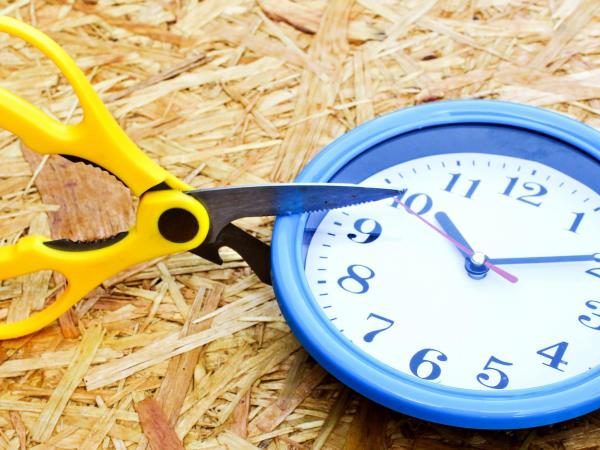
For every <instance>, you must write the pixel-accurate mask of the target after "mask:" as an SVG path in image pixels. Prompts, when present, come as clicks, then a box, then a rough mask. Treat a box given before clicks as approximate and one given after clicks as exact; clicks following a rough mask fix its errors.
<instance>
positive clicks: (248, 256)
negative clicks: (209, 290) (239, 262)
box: [192, 224, 271, 284]
mask: <svg viewBox="0 0 600 450" xmlns="http://www.w3.org/2000/svg"><path fill="white" fill-rule="evenodd" d="M221 247H229V248H231V249H232V250H235V251H236V252H237V253H238V254H239V255H240V256H241V257H242V258H244V261H246V262H247V263H248V265H249V266H250V268H251V269H252V270H253V271H254V273H255V274H256V275H257V276H258V278H259V280H260V281H262V282H263V283H266V284H271V247H270V246H269V245H268V244H265V243H264V242H263V241H261V240H260V239H257V238H255V237H254V236H252V235H251V234H249V233H246V232H245V231H244V230H242V229H240V228H238V227H236V226H235V225H232V224H228V225H226V226H225V228H223V230H221V232H220V233H219V235H218V236H217V239H216V240H215V241H214V242H211V243H204V244H202V245H201V246H200V247H198V248H196V249H194V250H192V253H195V254H196V255H198V256H201V257H202V258H204V259H208V260H209V261H212V262H213V263H215V264H219V265H221V264H223V259H222V258H221V256H220V255H219V249H220V248H221Z"/></svg>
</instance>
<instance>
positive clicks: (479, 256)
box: [465, 252, 490, 280]
mask: <svg viewBox="0 0 600 450" xmlns="http://www.w3.org/2000/svg"><path fill="white" fill-rule="evenodd" d="M486 261H487V256H486V255H485V253H482V252H475V253H473V255H472V256H471V257H470V258H466V259H465V269H466V270H467V273H468V274H469V276H470V277H471V278H473V279H474V280H481V279H483V278H485V276H486V275H487V273H488V272H489V270H490V269H488V268H487V267H486V265H485V262H486Z"/></svg>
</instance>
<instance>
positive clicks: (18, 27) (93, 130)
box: [0, 16, 189, 196]
mask: <svg viewBox="0 0 600 450" xmlns="http://www.w3.org/2000/svg"><path fill="white" fill-rule="evenodd" d="M0 32H6V33H8V34H11V35H13V36H16V37H18V38H21V39H23V40H24V41H26V42H28V43H29V44H31V45H33V46H35V47H36V48H38V49H39V50H40V51H41V52H42V53H44V54H45V55H46V56H47V57H48V58H50V59H51V60H52V62H54V64H55V65H56V66H57V67H58V69H59V70H60V71H61V72H62V73H63V75H64V76H65V77H66V78H67V80H68V81H69V83H70V84H71V85H72V86H73V89H74V91H75V94H76V95H77V97H78V98H79V102H80V104H81V107H82V109H83V115H84V117H83V120H82V121H81V122H80V123H79V124H77V125H65V124H63V123H61V122H59V121H57V120H55V119H53V118H51V117H49V116H48V115H47V114H45V113H44V112H42V111H41V110H40V109H39V108H37V107H35V106H33V105H32V104H30V103H28V102H27V101H25V100H23V99H22V98H20V97H18V96H16V95H14V94H12V93H10V92H9V91H7V90H6V89H2V88H0V127H1V128H4V129H6V130H9V131H10V132H12V133H14V134H15V135H17V136H19V138H21V140H22V141H23V142H24V143H25V144H26V145H27V146H28V147H29V148H31V149H32V150H34V151H36V152H38V153H43V154H66V155H72V156H77V157H80V158H84V159H86V160H88V161H92V162H94V163H96V164H98V165H99V166H101V167H103V168H105V169H107V170H108V171H110V172H112V173H113V174H114V175H116V176H117V177H118V178H119V179H121V180H122V181H123V182H124V183H125V184H126V185H127V186H129V188H131V190H132V191H133V192H134V193H135V194H136V195H137V196H140V195H141V194H142V193H144V192H146V191H147V190H148V189H150V188H152V187H154V186H156V185H158V184H160V183H163V182H165V183H167V185H169V186H170V187H171V188H173V189H180V190H186V189H188V188H189V186H187V185H185V184H184V183H183V182H181V181H179V180H178V179H177V178H175V177H174V176H173V175H171V174H170V173H168V172H167V171H166V170H164V169H163V168H162V167H160V166H159V165H158V164H156V163H155V162H154V161H152V160H151V159H150V158H149V157H148V156H147V155H146V154H145V153H144V152H143V151H142V150H140V149H139V148H138V147H137V146H136V145H135V144H134V143H133V142H132V141H131V139H129V137H128V136H127V134H125V132H124V131H123V129H122V128H121V127H120V126H119V124H118V123H117V122H116V121H115V119H114V118H113V117H112V115H111V114H110V112H109V111H108V109H107V108H106V106H104V104H103V103H102V101H101V100H100V98H99V97H98V94H96V92H95V91H94V89H93V87H92V85H91V84H90V82H89V81H88V80H87V78H86V77H85V75H84V74H83V72H82V71H81V70H80V69H79V67H77V65H76V64H75V62H74V61H73V60H72V59H71V58H70V57H69V55H68V54H67V52H65V51H64V50H63V49H62V48H61V47H60V46H59V45H58V44H57V43H56V42H54V41H53V40H52V39H51V38H50V37H48V36H47V35H45V34H44V33H42V32H41V31H39V30H37V29H35V28H33V27H32V26H30V25H27V24H26V23H23V22H21V21H19V20H16V19H13V18H11V17H6V16H0Z"/></svg>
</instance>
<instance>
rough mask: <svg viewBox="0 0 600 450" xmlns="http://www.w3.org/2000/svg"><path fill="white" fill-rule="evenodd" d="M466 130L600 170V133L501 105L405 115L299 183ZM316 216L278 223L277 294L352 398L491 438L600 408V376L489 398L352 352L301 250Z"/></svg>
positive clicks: (370, 126) (337, 144)
mask: <svg viewBox="0 0 600 450" xmlns="http://www.w3.org/2000/svg"><path fill="white" fill-rule="evenodd" d="M466 123H469V124H492V125H505V126H513V127H519V128H521V129H525V130H532V131H534V132H537V133H540V134H544V135H547V136H550V137H552V138H554V139H557V140H560V141H563V142H566V143H567V144H570V145H571V146H573V147H575V148H577V149H579V150H581V151H583V152H584V153H586V154H588V155H590V156H591V157H593V158H595V159H596V160H598V161H600V132H598V131H596V130H595V129H593V128H591V127H589V126H587V125H585V124H583V123H581V122H578V121H576V120H574V119H571V118H569V117H567V116H564V115H562V114H559V113H555V112H552V111H549V110H544V109H541V108H537V107H533V106H528V105H521V104H516V103H509V102H502V101H497V100H450V101H442V102H436V103H430V104H426V105H420V106H414V107H411V108H407V109H403V110H399V111H395V112H392V113H389V114H386V115H384V116H381V117H379V118H376V119H373V120H371V121H369V122H367V123H365V124H363V125H360V126H359V127H357V128H355V129H353V130H351V131H349V132H348V133H346V134H344V135H343V136H341V137H339V138H338V139H336V140H335V141H334V142H332V143H331V144H329V145H328V146H327V147H326V148H325V149H323V150H322V151H321V152H320V153H319V154H318V155H317V156H316V157H315V158H314V159H313V160H312V161H311V162H310V163H309V164H308V165H307V166H306V167H305V168H304V169H303V170H302V172H301V173H300V175H299V176H298V177H297V178H296V181H298V182H311V181H313V182H314V181H320V182H323V181H328V180H329V179H331V178H332V177H333V176H334V175H335V174H336V173H337V172H338V171H339V170H340V169H341V168H342V167H344V166H345V165H346V164H348V162H349V161H351V160H352V159H354V158H355V157H356V156H357V155H359V154H361V153H362V152H364V151H367V150H368V149H370V148H372V147H373V146H375V145H377V144H378V143H380V142H382V141H385V140H387V139H390V138H392V137H394V136H398V135H400V134H405V133H409V132H411V131H416V130H419V129H423V128H430V127H435V126H440V125H452V124H466ZM307 217H308V215H306V214H305V215H301V216H299V215H296V216H288V217H280V218H277V220H276V222H275V228H274V231H273V238H272V250H271V254H272V275H273V287H274V289H275V293H276V296H277V299H278V302H279V305H280V308H281V310H282V313H283V315H284V317H285V318H286V320H287V323H288V324H289V326H290V328H291V329H292V331H293V333H294V335H295V336H296V337H297V338H298V340H299V341H300V342H301V343H302V345H303V346H304V347H305V349H306V350H307V351H308V352H309V353H310V354H311V356H313V358H315V359H316V360H317V361H318V362H319V363H320V364H321V365H322V366H323V367H324V368H325V369H326V370H327V371H328V372H329V373H331V374H332V375H333V376H335V377H336V378H338V379H339V380H340V381H342V382H343V383H345V384H346V385H348V386H350V387H351V388H352V389H354V390H356V391H357V392H359V393H361V394H362V395H364V396H366V397H368V398H370V399H371V400H373V401H376V402H377V403H380V404H382V405H384V406H387V407H389V408H391V409H393V410H396V411H399V412H402V413H405V414H409V415H411V416H414V417H418V418H420V419H425V420H430V421H433V422H438V423H442V424H446V425H453V426H460V427H469V428H481V429H508V428H510V429H515V428H527V427H533V426H539V425H546V424H550V423H556V422H560V421H563V420H567V419H570V418H573V417H577V416H580V415H582V414H585V413H588V412H591V411H594V410H595V409H598V408H600V373H599V372H600V367H597V368H595V369H594V370H592V371H590V372H591V373H584V374H581V375H578V376H575V377H572V378H569V379H568V380H564V381H561V382H558V383H553V384H551V385H547V386H542V387H536V388H528V389H519V390H511V391H506V392H486V391H479V390H468V389H462V388H453V387H448V386H440V385H435V384H433V385H432V384H431V383H428V382H426V381H423V380H419V379H416V378H414V377H409V376H408V375H406V374H403V373H402V372H400V371H398V370H396V369H394V368H391V367H389V366H387V365H385V364H384V363H382V362H380V361H378V360H376V359H375V358H373V357H372V356H370V355H369V354H368V353H366V352H365V351H363V350H360V349H359V348H358V347H356V346H354V345H352V344H350V343H349V340H348V339H347V338H345V337H344V336H343V335H340V334H339V333H338V332H337V331H336V330H335V328H334V327H333V326H332V325H331V324H330V323H328V322H327V321H325V320H324V317H323V315H322V313H320V311H318V305H317V302H316V301H315V300H314V299H313V296H312V292H311V290H310V288H309V286H308V283H307V282H306V278H305V275H304V264H303V261H302V251H301V247H302V245H301V244H302V235H303V233H304V227H305V224H306V220H307Z"/></svg>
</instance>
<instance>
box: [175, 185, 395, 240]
mask: <svg viewBox="0 0 600 450" xmlns="http://www.w3.org/2000/svg"><path fill="white" fill-rule="evenodd" d="M400 193H401V191H399V190H397V189H385V188H374V187H365V186H357V185H354V184H334V183H289V184H265V185H254V186H234V187H224V188H216V189H201V190H197V191H190V192H186V194H188V195H191V196H192V197H194V198H195V199H197V200H199V201H200V202H201V203H202V204H203V205H204V207H205V208H206V209H207V210H208V214H209V216H210V220H211V229H210V230H209V234H208V236H207V238H206V241H205V242H206V243H207V244H210V243H212V242H215V240H216V239H217V237H218V235H219V233H220V232H221V230H222V229H223V228H224V227H225V226H226V225H227V224H229V223H230V222H232V221H233V220H236V219H241V218H243V217H260V216H284V215H290V214H299V213H305V212H316V211H322V210H328V209H335V208H342V207H344V206H351V205H356V204H359V203H365V202H372V201H376V200H381V199H384V198H388V197H393V196H396V195H398V194H400Z"/></svg>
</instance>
